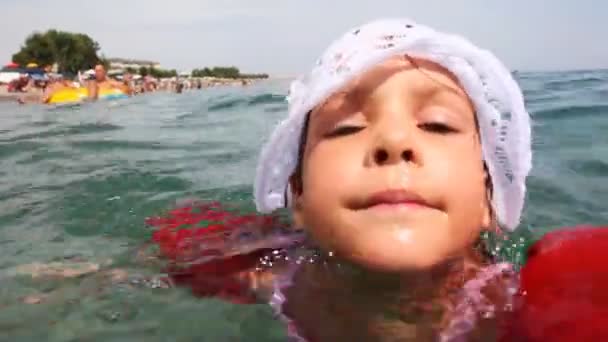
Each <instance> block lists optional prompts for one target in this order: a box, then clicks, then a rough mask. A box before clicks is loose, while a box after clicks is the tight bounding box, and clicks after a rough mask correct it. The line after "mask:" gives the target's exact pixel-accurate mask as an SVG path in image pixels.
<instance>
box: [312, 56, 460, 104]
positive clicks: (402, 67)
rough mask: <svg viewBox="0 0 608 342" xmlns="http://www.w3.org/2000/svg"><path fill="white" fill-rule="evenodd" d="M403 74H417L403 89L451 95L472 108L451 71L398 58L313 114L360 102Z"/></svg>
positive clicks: (334, 96)
mask: <svg viewBox="0 0 608 342" xmlns="http://www.w3.org/2000/svg"><path fill="white" fill-rule="evenodd" d="M402 71H411V72H412V75H414V74H415V82H412V83H407V84H403V85H402V86H403V87H406V88H410V90H412V91H414V92H417V93H420V95H434V94H438V93H445V94H450V95H452V96H454V97H458V98H460V99H461V100H463V101H465V102H468V104H471V101H470V99H469V97H468V95H467V93H466V92H465V91H464V89H463V88H462V86H461V85H460V82H459V81H458V79H457V78H456V76H454V75H453V74H452V73H451V72H450V71H449V70H447V69H445V68H444V67H442V66H440V65H439V64H436V63H434V62H431V61H428V60H425V59H419V58H414V57H409V56H395V57H392V58H389V59H387V60H386V61H384V62H382V63H379V64H378V65H376V66H374V67H373V68H371V69H370V70H368V71H366V72H364V73H362V74H361V75H359V76H358V77H356V78H355V79H353V80H351V81H350V82H348V83H347V84H346V85H344V86H343V87H341V88H340V89H339V90H338V91H336V92H334V93H333V94H332V95H331V96H329V97H328V98H327V99H326V100H325V101H323V102H322V103H320V104H319V105H318V106H317V107H315V109H313V111H312V114H313V116H314V115H315V113H316V112H319V111H321V110H322V109H324V108H326V107H327V106H331V107H335V106H336V105H339V104H340V103H345V102H346V101H348V100H349V98H359V99H360V98H361V96H365V95H369V94H370V93H371V92H373V91H374V90H375V89H376V88H377V87H378V86H380V85H381V84H382V83H383V82H384V81H386V80H387V79H388V78H390V77H391V76H393V75H394V74H396V73H398V72H402Z"/></svg>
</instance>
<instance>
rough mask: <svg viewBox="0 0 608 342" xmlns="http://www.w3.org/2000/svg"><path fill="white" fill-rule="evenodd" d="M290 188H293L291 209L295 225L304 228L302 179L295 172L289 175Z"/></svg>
mask: <svg viewBox="0 0 608 342" xmlns="http://www.w3.org/2000/svg"><path fill="white" fill-rule="evenodd" d="M289 188H290V189H291V199H292V203H291V211H292V216H293V225H294V226H295V227H296V228H300V229H301V228H304V213H303V210H302V201H303V195H302V181H301V180H300V178H299V177H297V176H296V175H295V174H294V175H291V177H289Z"/></svg>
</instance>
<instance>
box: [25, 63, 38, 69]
mask: <svg viewBox="0 0 608 342" xmlns="http://www.w3.org/2000/svg"><path fill="white" fill-rule="evenodd" d="M26 67H27V68H37V67H38V64H36V63H33V62H32V63H28V64H27V65H26Z"/></svg>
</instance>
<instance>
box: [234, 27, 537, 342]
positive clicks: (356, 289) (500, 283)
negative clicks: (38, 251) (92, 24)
mask: <svg viewBox="0 0 608 342" xmlns="http://www.w3.org/2000/svg"><path fill="white" fill-rule="evenodd" d="M288 100H289V115H288V117H287V118H286V119H285V120H284V121H283V122H281V123H280V124H279V125H278V126H277V127H276V129H275V131H274V132H273V134H272V136H271V138H270V141H268V142H267V144H266V145H265V147H264V148H263V150H262V153H261V157H260V160H259V165H258V169H257V177H256V181H255V189H254V195H255V202H256V205H257V208H258V210H259V211H261V212H264V213H268V212H273V211H274V210H276V209H279V208H282V207H286V208H289V209H290V210H291V213H292V218H293V225H294V226H295V227H296V228H300V229H303V230H305V232H306V235H307V236H308V237H309V238H308V239H307V240H306V241H305V242H303V243H299V242H298V243H296V244H295V247H293V245H290V244H286V245H284V246H281V247H285V248H283V249H280V250H277V249H275V250H274V251H273V252H272V253H271V254H270V255H267V256H266V257H264V258H263V259H262V262H261V263H260V264H259V265H257V267H256V270H255V271H254V270H251V269H249V270H248V269H247V268H246V267H245V268H240V269H238V271H236V270H235V273H234V274H235V277H234V278H233V279H237V280H239V281H242V282H245V283H246V284H247V285H248V288H249V289H251V290H253V293H254V294H255V295H256V296H257V299H262V300H269V301H270V303H271V305H272V306H273V308H275V309H276V310H277V313H278V314H280V315H281V317H282V318H283V319H284V320H285V321H286V322H287V323H288V326H289V334H290V336H291V338H293V339H294V340H300V341H302V340H308V341H405V340H415V341H424V340H437V339H440V340H449V341H454V340H462V339H464V340H467V341H469V340H483V341H487V340H492V339H495V338H497V336H496V332H497V328H498V327H497V324H498V323H497V322H498V320H497V317H499V316H500V314H501V313H502V312H503V311H509V310H510V308H511V306H510V304H511V303H510V295H511V294H512V292H513V291H514V290H515V286H514V282H515V278H514V277H513V276H512V274H511V273H510V267H509V265H506V264H494V263H493V262H492V261H493V260H492V258H491V257H489V253H487V251H486V250H485V246H484V243H483V241H482V240H481V239H480V236H481V235H482V234H483V233H484V232H488V231H494V232H501V231H504V230H506V231H510V230H513V229H515V228H516V227H517V225H518V223H519V220H520V215H521V211H522V208H523V204H524V196H525V189H526V186H525V181H526V177H527V175H528V172H529V171H530V167H531V147H530V141H531V139H530V134H531V133H530V118H529V115H528V113H527V112H526V109H525V107H524V101H523V96H522V93H521V90H520V89H519V87H518V85H517V84H516V82H515V81H514V80H513V78H512V76H511V74H510V72H509V71H508V70H507V69H506V68H505V67H504V66H503V65H502V64H501V63H500V62H499V61H498V60H497V59H496V57H494V56H493V55H492V54H491V53H490V52H488V51H486V50H482V49H480V48H478V47H476V46H474V45H473V44H472V43H470V42H469V41H467V40H465V39H463V38H461V37H458V36H454V35H449V34H445V33H441V32H439V31H436V30H434V29H431V28H429V27H426V26H423V25H419V24H417V23H415V22H413V21H410V20H379V21H373V22H371V23H368V24H366V25H363V26H361V27H358V28H355V29H352V30H350V31H349V32H347V33H346V34H345V35H343V36H342V37H341V38H340V39H338V40H337V41H336V42H334V43H333V44H332V45H331V46H330V47H329V48H328V49H327V51H326V52H325V53H324V54H323V56H322V57H321V58H320V59H319V60H318V61H317V63H316V65H315V67H314V68H313V70H312V71H311V72H310V73H309V74H307V75H305V76H303V77H301V78H299V79H297V80H296V81H294V82H293V84H292V86H291V88H290V92H289V97H288ZM294 241H300V240H298V239H294ZM245 245H246V244H245ZM275 247H276V246H275ZM245 249H247V248H245ZM233 250H234V249H233ZM249 252H251V250H250V249H248V250H247V253H249ZM237 274H238V276H236V275H237ZM313 299H314V301H311V300H313Z"/></svg>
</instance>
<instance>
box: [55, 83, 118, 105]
mask: <svg viewBox="0 0 608 342" xmlns="http://www.w3.org/2000/svg"><path fill="white" fill-rule="evenodd" d="M88 96H89V91H88V89H87V88H82V87H81V88H64V89H60V90H57V91H56V92H54V93H53V94H52V95H51V97H50V99H49V101H48V103H49V104H74V103H80V102H82V101H84V100H86V98H87V97H88ZM127 97H129V96H128V95H127V94H125V93H124V92H123V91H122V90H120V89H116V88H102V89H100V90H99V99H101V100H114V99H122V98H127Z"/></svg>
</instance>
